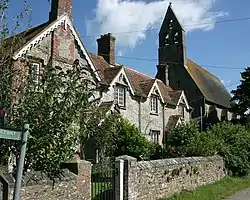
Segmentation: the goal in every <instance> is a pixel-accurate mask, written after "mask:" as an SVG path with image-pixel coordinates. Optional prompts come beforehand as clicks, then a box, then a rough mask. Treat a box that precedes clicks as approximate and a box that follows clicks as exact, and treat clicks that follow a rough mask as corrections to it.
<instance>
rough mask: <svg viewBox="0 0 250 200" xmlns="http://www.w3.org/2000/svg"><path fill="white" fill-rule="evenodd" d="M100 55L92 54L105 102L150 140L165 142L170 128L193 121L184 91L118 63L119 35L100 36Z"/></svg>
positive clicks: (103, 101) (98, 41)
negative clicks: (116, 54)
mask: <svg viewBox="0 0 250 200" xmlns="http://www.w3.org/2000/svg"><path fill="white" fill-rule="evenodd" d="M97 43H98V55H94V54H91V58H92V61H93V62H94V65H95V67H96V68H97V70H98V73H99V75H100V78H101V82H100V85H101V86H102V87H101V88H102V91H103V93H102V103H104V104H105V105H109V106H110V108H114V105H118V109H119V112H120V113H121V114H122V116H124V117H125V118H127V119H129V121H130V122H131V123H133V124H135V125H136V126H137V127H138V128H139V130H140V131H141V132H142V133H144V134H145V135H146V136H147V137H148V138H149V139H150V140H152V141H154V142H157V143H159V144H162V142H163V136H164V133H165V131H166V130H171V129H172V128H173V127H174V126H175V125H176V124H177V123H180V122H181V121H189V119H190V112H191V110H192V109H191V108H190V106H189V104H188V102H187V99H186V96H185V94H184V91H183V90H173V89H172V88H170V87H169V86H168V85H166V84H164V83H163V82H162V81H161V80H159V79H157V78H154V77H150V76H147V75H145V74H143V73H140V72H137V71H135V70H133V69H131V68H128V67H126V66H124V65H122V64H117V63H116V62H115V60H116V59H115V37H113V36H112V35H111V34H110V33H108V34H105V35H102V36H101V37H100V38H99V39H97Z"/></svg>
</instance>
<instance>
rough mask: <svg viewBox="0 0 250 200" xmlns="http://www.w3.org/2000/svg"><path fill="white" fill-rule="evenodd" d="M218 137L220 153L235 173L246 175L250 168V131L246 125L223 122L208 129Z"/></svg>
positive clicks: (209, 132)
mask: <svg viewBox="0 0 250 200" xmlns="http://www.w3.org/2000/svg"><path fill="white" fill-rule="evenodd" d="M207 133H208V134H212V135H214V136H216V137H217V138H218V140H219V141H220V142H221V145H218V148H217V150H218V153H219V154H220V155H222V156H223V157H224V158H225V161H226V164H227V167H228V169H229V170H230V171H231V172H232V173H233V174H234V175H246V174H247V173H248V172H249V169H250V154H249V152H250V143H249V141H250V132H249V130H247V129H246V128H245V127H244V126H241V125H233V124H231V123H227V122H223V123H220V124H216V125H214V126H212V127H211V129H210V130H208V131H207Z"/></svg>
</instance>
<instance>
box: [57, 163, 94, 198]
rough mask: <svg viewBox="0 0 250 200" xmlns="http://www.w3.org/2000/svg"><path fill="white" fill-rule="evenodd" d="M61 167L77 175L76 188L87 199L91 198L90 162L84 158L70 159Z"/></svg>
mask: <svg viewBox="0 0 250 200" xmlns="http://www.w3.org/2000/svg"><path fill="white" fill-rule="evenodd" d="M61 167H62V168H67V169H69V171H71V172H72V173H74V174H76V175H77V188H78V189H77V190H78V191H80V193H81V194H82V196H83V197H85V198H86V199H87V200H90V199H91V170H92V164H91V162H88V161H86V160H78V159H76V160H74V159H73V160H72V161H68V162H66V163H63V164H62V166H61Z"/></svg>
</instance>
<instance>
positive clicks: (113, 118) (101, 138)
mask: <svg viewBox="0 0 250 200" xmlns="http://www.w3.org/2000/svg"><path fill="white" fill-rule="evenodd" d="M93 118H94V119H93ZM100 118H101V117H100V115H99V120H97V117H93V115H92V119H91V122H92V121H95V124H92V123H91V122H90V121H87V124H86V125H85V126H84V128H81V130H82V131H81V133H82V135H84V137H82V142H83V143H85V142H86V135H88V138H90V139H91V140H94V141H95V142H94V143H95V144H96V146H95V148H96V149H98V150H99V152H101V155H100V156H103V157H117V156H121V155H129V156H133V157H135V158H137V159H139V160H144V159H148V158H149V156H150V151H151V143H150V142H149V141H148V140H147V139H146V138H145V136H144V135H142V134H141V133H140V131H139V130H138V129H137V128H136V127H135V125H132V124H131V123H130V122H129V121H128V120H126V119H123V118H122V117H121V116H120V115H118V114H108V116H106V117H105V118H103V120H100ZM89 122H90V123H89ZM90 124H92V125H90ZM98 124H99V125H98ZM93 125H94V126H93ZM96 125H97V126H96ZM90 126H91V128H90Z"/></svg>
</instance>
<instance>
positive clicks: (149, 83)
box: [90, 54, 183, 105]
mask: <svg viewBox="0 0 250 200" xmlns="http://www.w3.org/2000/svg"><path fill="white" fill-rule="evenodd" d="M90 55H91V59H92V60H93V62H94V64H95V66H96V68H97V69H98V73H99V75H100V77H101V79H102V80H101V82H103V83H106V84H110V83H111V82H112V80H113V79H115V77H116V76H117V75H118V73H119V71H120V69H121V68H124V71H125V73H126V75H127V78H128V80H129V83H130V84H131V87H132V88H133V91H134V94H135V95H137V96H141V97H143V98H147V97H148V95H149V94H150V92H151V91H152V88H153V87H154V86H157V88H158V89H159V92H160V96H161V99H162V100H163V101H164V103H167V104H171V105H177V103H178V102H179V99H178V97H179V98H180V97H181V94H182V92H183V91H173V90H172V88H170V87H169V86H168V85H165V84H164V83H163V82H162V81H161V80H159V79H155V78H153V77H150V76H147V75H145V74H142V73H140V72H137V71H135V70H133V69H131V68H128V67H124V66H122V65H117V66H115V67H111V66H110V65H109V64H108V63H107V62H106V61H105V60H104V59H103V58H102V56H98V55H94V54H90Z"/></svg>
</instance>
